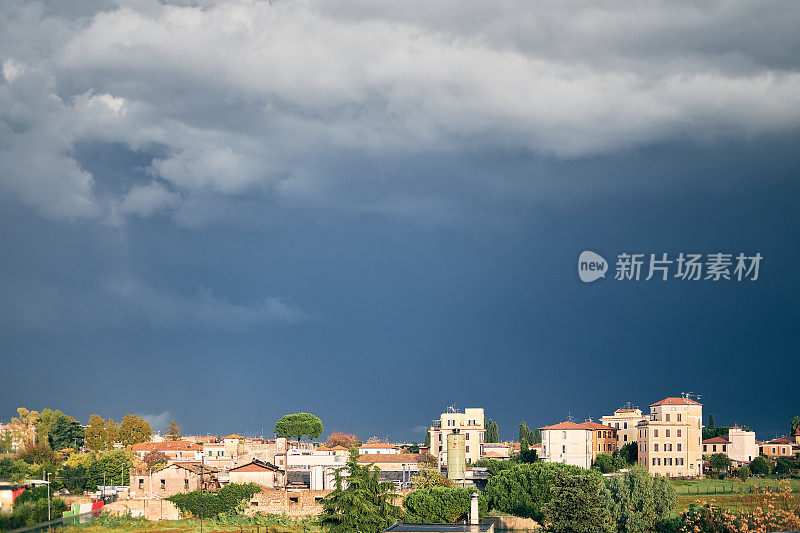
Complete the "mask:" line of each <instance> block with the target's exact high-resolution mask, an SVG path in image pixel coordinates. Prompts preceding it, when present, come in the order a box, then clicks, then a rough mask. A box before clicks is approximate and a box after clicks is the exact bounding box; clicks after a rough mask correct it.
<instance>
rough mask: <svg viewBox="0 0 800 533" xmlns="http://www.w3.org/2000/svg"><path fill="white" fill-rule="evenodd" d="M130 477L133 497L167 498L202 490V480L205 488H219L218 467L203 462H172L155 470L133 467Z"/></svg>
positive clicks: (131, 495)
mask: <svg viewBox="0 0 800 533" xmlns="http://www.w3.org/2000/svg"><path fill="white" fill-rule="evenodd" d="M155 444H163V443H155ZM201 473H202V477H201ZM130 479H131V484H130V497H131V498H152V497H157V498H167V497H169V496H172V495H173V494H178V493H179V492H191V491H194V490H200V486H201V481H202V486H203V489H204V490H216V489H218V488H219V482H218V481H217V469H216V468H213V467H210V466H206V465H201V463H188V462H184V463H172V464H170V465H167V466H165V467H163V468H160V469H158V470H153V471H150V470H136V469H133V468H132V469H131V472H130Z"/></svg>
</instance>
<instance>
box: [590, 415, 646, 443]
mask: <svg viewBox="0 0 800 533" xmlns="http://www.w3.org/2000/svg"><path fill="white" fill-rule="evenodd" d="M645 418H646V417H645V416H644V415H643V414H642V410H641V409H637V408H622V409H617V410H616V411H614V414H613V415H608V416H601V417H600V423H601V424H603V425H606V426H609V427H612V428H614V429H615V430H617V448H618V449H619V448H622V447H623V446H625V445H626V444H630V443H632V442H637V439H638V436H639V431H638V430H637V429H636V426H637V425H638V424H639V422H641V421H642V420H644V419H645Z"/></svg>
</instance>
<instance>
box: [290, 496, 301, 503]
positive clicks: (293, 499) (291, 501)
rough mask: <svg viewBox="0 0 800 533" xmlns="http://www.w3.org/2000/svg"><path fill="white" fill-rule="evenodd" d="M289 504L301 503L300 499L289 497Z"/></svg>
mask: <svg viewBox="0 0 800 533" xmlns="http://www.w3.org/2000/svg"><path fill="white" fill-rule="evenodd" d="M289 503H300V497H299V496H291V497H289Z"/></svg>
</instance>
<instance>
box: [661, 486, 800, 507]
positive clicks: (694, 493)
mask: <svg viewBox="0 0 800 533" xmlns="http://www.w3.org/2000/svg"><path fill="white" fill-rule="evenodd" d="M670 481H671V482H672V485H673V486H674V487H675V490H676V491H677V493H678V505H677V507H676V509H675V511H674V512H673V515H675V516H677V515H679V514H681V513H683V512H684V511H686V510H687V509H688V508H689V506H690V505H691V504H693V503H694V504H702V503H710V504H712V505H716V506H719V507H726V508H728V509H738V508H741V507H744V506H745V505H746V504H745V502H743V500H742V494H745V495H748V494H750V493H751V491H754V490H755V489H756V488H759V487H775V486H777V484H778V480H777V479H771V478H767V479H765V478H750V479H748V480H747V481H746V482H742V481H739V480H738V479H697V480H694V479H672V480H670ZM789 486H790V487H791V488H792V492H793V493H794V494H800V479H790V480H789Z"/></svg>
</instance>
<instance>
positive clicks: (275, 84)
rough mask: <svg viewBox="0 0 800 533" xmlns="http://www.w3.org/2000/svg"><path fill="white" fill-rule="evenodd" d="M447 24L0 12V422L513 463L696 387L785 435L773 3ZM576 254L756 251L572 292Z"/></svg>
mask: <svg viewBox="0 0 800 533" xmlns="http://www.w3.org/2000/svg"><path fill="white" fill-rule="evenodd" d="M458 8H459V9H458V10H457V11H458V16H452V6H451V7H447V5H445V4H442V5H437V6H433V7H432V6H430V5H428V4H426V3H414V2H410V3H403V5H401V6H380V7H376V6H374V5H372V4H371V3H366V2H358V1H341V2H326V3H324V4H317V3H313V2H309V3H292V2H280V1H279V2H273V3H265V2H256V1H236V2H212V1H201V2H176V3H171V4H170V3H164V4H162V3H157V2H152V3H148V2H136V3H132V2H124V1H118V2H111V1H109V2H103V1H97V2H92V1H87V2H83V3H81V2H76V3H74V4H72V5H71V6H70V8H69V9H65V8H64V7H63V6H61V5H60V4H59V3H47V2H8V3H4V6H3V8H2V11H1V12H2V18H0V42H2V46H0V49H2V50H3V52H2V54H0V56H2V57H0V60H2V73H3V77H2V83H0V102H2V105H0V114H2V121H0V124H2V129H0V163H2V165H3V168H4V171H3V173H2V177H1V178H0V193H1V194H0V245H2V248H3V250H4V251H5V253H4V254H2V256H0V272H2V273H3V275H2V277H0V295H2V298H0V314H1V315H0V316H2V321H1V322H2V324H0V358H1V359H0V361H2V371H3V374H4V378H3V386H2V388H0V419H8V418H10V417H11V416H13V415H14V410H15V409H16V407H18V406H20V405H24V406H26V407H29V408H32V409H33V408H36V409H41V408H44V407H51V408H60V409H61V410H63V411H65V412H68V413H70V414H72V415H74V416H76V417H77V418H79V419H82V420H84V421H85V420H86V419H87V418H88V416H89V415H90V414H94V413H98V414H100V415H101V416H103V417H106V418H107V417H113V418H115V419H117V420H118V419H119V418H121V417H122V415H123V414H125V413H128V412H136V413H139V414H142V415H147V416H148V417H151V418H152V419H153V420H154V421H155V422H156V425H159V424H164V422H165V421H167V422H168V419H171V418H175V419H177V420H178V422H179V423H180V424H181V425H182V427H183V428H184V430H185V431H187V432H193V433H199V434H204V433H212V434H218V433H220V434H226V433H230V432H234V431H235V432H239V433H245V434H260V433H261V432H262V431H263V432H264V433H265V434H271V430H272V428H273V426H274V422H275V420H276V419H277V418H278V417H280V416H281V415H283V414H285V413H287V412H297V411H310V412H314V413H317V414H318V415H319V416H320V417H321V418H322V419H323V422H324V425H325V427H326V430H344V431H349V432H354V433H357V434H358V435H360V436H361V437H362V438H367V437H369V436H372V435H378V436H383V437H388V438H391V439H395V440H406V439H408V440H422V439H423V438H424V435H423V433H422V432H421V430H420V427H422V426H425V425H426V424H427V423H428V422H429V421H430V419H431V418H435V417H436V416H438V413H440V412H441V411H442V409H443V408H444V407H445V406H447V405H450V404H452V403H455V404H456V405H457V406H458V407H460V408H463V407H475V406H483V407H484V408H485V409H486V412H487V416H489V417H491V418H493V419H494V420H495V421H497V422H498V424H499V426H500V431H501V436H502V437H504V438H515V437H516V427H517V425H518V424H519V422H520V421H521V420H525V421H526V422H527V423H528V424H529V425H531V426H541V425H546V424H551V423H555V422H558V421H561V420H563V419H565V417H566V416H567V415H568V413H572V415H573V416H575V417H578V418H585V417H589V416H591V417H594V418H595V419H596V418H598V417H599V416H602V415H604V414H608V413H610V412H611V411H613V409H615V408H617V407H619V406H621V405H622V404H624V403H625V402H628V401H630V402H633V403H634V404H637V405H639V406H641V407H645V406H647V405H648V404H650V403H653V402H655V401H657V400H659V399H661V398H663V397H665V396H674V395H679V394H680V393H681V392H689V391H692V392H695V393H700V394H702V396H703V400H702V401H703V403H704V404H705V405H706V412H712V413H713V414H714V415H715V417H716V419H717V422H718V424H729V423H734V422H736V423H740V424H747V425H749V426H751V427H752V428H754V429H756V431H757V432H758V434H759V437H761V438H767V437H773V436H775V435H776V434H783V433H785V432H786V431H787V427H788V424H789V420H790V419H791V417H792V416H795V415H797V414H798V413H797V412H795V410H794V409H795V406H796V402H794V396H795V394H794V392H795V388H796V387H793V385H794V384H795V383H796V376H797V371H798V369H799V368H800V365H798V363H797V349H798V341H797V335H796V324H797V321H798V318H800V312H799V311H798V306H797V301H798V297H800V294H799V292H800V290H798V283H797V279H798V275H800V267H798V264H799V263H800V251H798V249H797V245H796V243H797V242H798V236H800V219H799V218H798V216H797V199H798V193H800V184H798V179H797V169H798V168H800V155H798V153H797V150H796V147H797V146H798V141H800V129H798V124H800V71H799V70H798V58H799V57H800V54H798V53H796V52H798V51H799V49H800V38H798V36H797V35H796V31H795V30H796V27H797V24H798V23H800V7H798V5H797V4H796V3H793V2H787V3H772V4H768V5H755V4H751V3H745V2H742V3H740V2H730V3H721V4H714V5H707V6H703V7H697V6H694V5H692V4H690V3H685V4H684V3H677V4H676V3H663V4H660V3H653V4H648V5H641V4H638V3H634V4H627V5H626V4H620V5H618V6H616V7H613V8H612V7H591V8H589V7H586V8H576V7H575V6H571V7H567V6H564V5H563V4H562V3H558V2H554V3H545V4H542V5H539V6H537V7H536V9H532V8H531V7H530V6H529V5H527V4H526V3H514V2H508V3H498V4H492V5H491V6H490V5H484V4H481V3H465V4H461V5H459V6H458ZM732 30H735V31H732ZM587 249H588V250H594V251H596V252H598V253H600V254H601V255H603V256H604V257H605V258H607V259H609V260H611V261H612V262H613V260H614V259H615V257H616V254H618V253H620V252H626V251H628V252H639V253H646V254H649V253H662V252H667V253H669V254H670V255H671V256H674V255H677V254H678V253H680V252H697V253H703V254H709V253H714V252H719V251H723V252H729V253H734V254H735V253H738V252H745V253H747V254H754V253H756V252H759V253H761V254H762V256H763V257H764V260H763V263H762V265H761V272H760V277H759V279H758V280H757V281H755V282H749V281H745V282H735V281H732V282H722V283H713V282H710V281H698V282H685V281H680V280H674V279H672V280H669V281H666V282H657V281H653V280H651V281H648V282H644V281H642V282H627V283H626V282H618V281H615V280H614V279H613V275H612V276H607V278H606V279H603V280H599V281H597V282H595V283H592V284H584V283H582V282H581V281H580V280H579V279H578V276H577V271H576V262H577V257H578V255H579V254H580V252H581V251H583V250H587ZM612 274H613V273H612Z"/></svg>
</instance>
